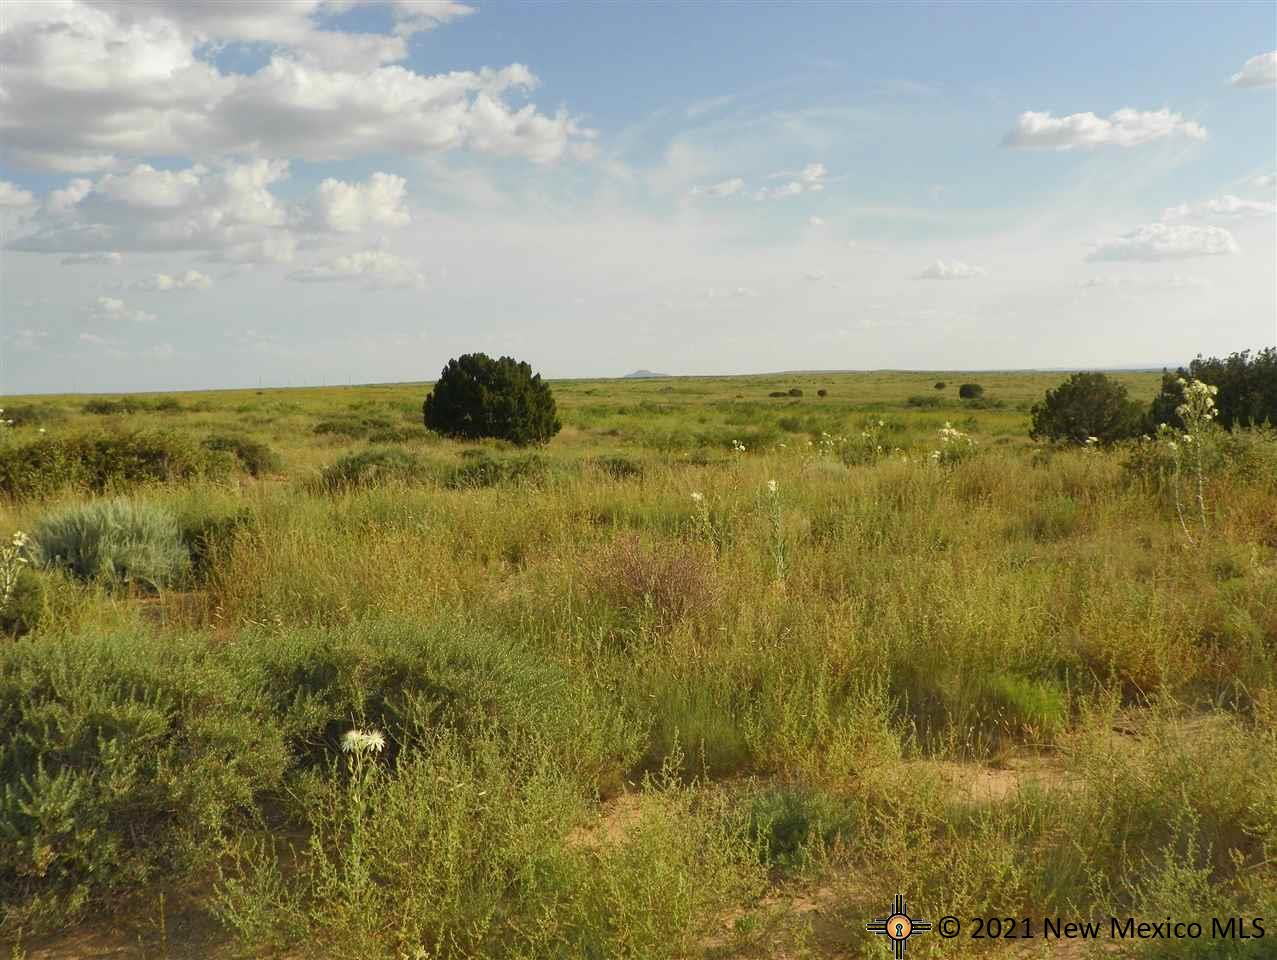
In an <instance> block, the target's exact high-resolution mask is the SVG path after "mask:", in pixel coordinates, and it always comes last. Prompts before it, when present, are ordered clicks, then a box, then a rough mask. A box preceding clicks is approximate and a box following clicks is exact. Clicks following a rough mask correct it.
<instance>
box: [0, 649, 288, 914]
mask: <svg viewBox="0 0 1277 960" xmlns="http://www.w3.org/2000/svg"><path fill="white" fill-rule="evenodd" d="M0 717H4V722H5V737H4V742H3V745H2V746H0V783H3V784H4V785H5V787H4V789H3V790H0V824H2V825H3V827H0V915H3V916H4V918H5V924H6V925H12V926H8V929H9V930H12V929H16V927H17V926H19V925H25V926H27V927H28V929H31V928H32V927H34V928H35V929H36V930H40V929H44V930H56V929H58V928H60V927H65V926H66V924H67V923H68V922H69V921H70V920H72V919H74V917H75V915H76V914H78V913H81V912H83V911H84V910H85V909H86V908H92V907H95V906H104V905H107V904H108V903H112V902H114V901H115V900H117V899H118V895H119V894H123V893H127V892H131V891H135V890H136V889H138V887H139V886H140V885H141V884H143V883H145V882H147V881H148V880H152V879H155V878H157V877H160V876H179V875H181V874H184V873H186V872H187V871H188V870H190V869H192V868H195V867H199V866H208V865H210V864H211V863H212V860H213V858H214V856H215V854H216V852H217V848H218V847H219V845H220V841H221V840H222V839H223V838H224V837H225V835H226V833H227V831H228V828H229V826H230V825H231V823H232V822H233V821H235V820H236V819H238V817H239V816H240V815H242V814H244V813H247V811H248V809H249V808H250V807H251V806H252V803H253V798H254V795H255V794H257V793H258V792H260V791H262V790H264V789H267V788H270V787H273V786H275V785H277V784H278V783H279V782H280V778H281V776H282V774H283V770H284V766H285V761H284V751H283V741H282V736H281V734H280V732H279V730H278V727H277V725H276V724H273V723H270V722H268V718H267V716H266V714H265V711H264V710H263V709H262V708H261V706H260V704H259V703H258V702H256V695H255V693H254V692H253V691H252V690H250V689H248V688H247V687H246V685H245V684H244V683H243V682H241V680H240V675H239V673H238V672H237V671H236V670H235V669H233V667H232V665H231V664H230V663H229V662H225V661H219V659H218V658H216V657H213V656H211V655H210V648H209V647H207V646H205V644H204V641H201V640H197V639H189V640H187V639H182V638H180V637H169V636H165V637H162V638H161V637H152V636H148V635H145V634H139V635H126V636H103V635H102V634H101V633H100V632H96V631H95V632H94V633H91V634H86V635H84V636H78V637H73V638H71V639H70V640H68V639H66V638H62V637H49V638H40V637H34V638H30V639H27V640H25V641H23V642H21V643H14V644H4V645H0Z"/></svg>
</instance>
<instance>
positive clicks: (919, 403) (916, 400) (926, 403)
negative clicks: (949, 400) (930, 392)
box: [905, 394, 940, 408]
mask: <svg viewBox="0 0 1277 960" xmlns="http://www.w3.org/2000/svg"><path fill="white" fill-rule="evenodd" d="M905 402H906V403H908V404H909V406H911V407H928V408H929V407H938V406H940V398H939V397H931V396H926V395H924V394H915V395H914V396H912V397H910V398H909V399H908V400H907V401H905Z"/></svg>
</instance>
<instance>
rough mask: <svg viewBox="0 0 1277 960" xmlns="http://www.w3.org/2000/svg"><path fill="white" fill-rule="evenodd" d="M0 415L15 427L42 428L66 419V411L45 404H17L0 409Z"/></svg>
mask: <svg viewBox="0 0 1277 960" xmlns="http://www.w3.org/2000/svg"><path fill="white" fill-rule="evenodd" d="M0 414H3V416H4V419H5V420H12V421H13V426H15V427H42V426H45V425H46V424H51V423H58V422H61V421H63V420H65V419H66V418H67V413H66V411H65V410H63V409H62V408H61V407H54V406H50V405H49V404H46V403H19V404H17V405H16V406H13V407H4V408H3V409H0Z"/></svg>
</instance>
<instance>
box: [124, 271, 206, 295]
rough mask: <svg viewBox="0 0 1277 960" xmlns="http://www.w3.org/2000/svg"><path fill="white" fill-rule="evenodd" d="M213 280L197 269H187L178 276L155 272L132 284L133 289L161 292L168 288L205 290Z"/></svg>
mask: <svg viewBox="0 0 1277 960" xmlns="http://www.w3.org/2000/svg"><path fill="white" fill-rule="evenodd" d="M212 285H213V281H212V280H210V279H209V278H208V276H206V275H205V274H202V273H200V272H199V271H198V270H187V271H186V272H185V273H183V274H181V275H179V276H171V275H169V274H167V273H157V274H156V275H155V276H153V277H148V278H147V279H145V280H139V281H138V282H137V283H135V284H133V287H132V289H134V290H145V291H148V292H151V293H162V292H165V291H169V290H207V289H208V288H209V287H211V286H212Z"/></svg>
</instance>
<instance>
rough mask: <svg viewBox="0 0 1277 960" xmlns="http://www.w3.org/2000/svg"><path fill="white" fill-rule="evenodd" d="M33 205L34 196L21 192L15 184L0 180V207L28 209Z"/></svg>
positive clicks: (29, 192)
mask: <svg viewBox="0 0 1277 960" xmlns="http://www.w3.org/2000/svg"><path fill="white" fill-rule="evenodd" d="M33 203H35V194H33V193H32V192H31V191H30V190H23V189H22V188H21V187H19V186H18V185H17V184H16V183H10V182H9V181H8V180H0V207H29V206H31V205H32V204H33Z"/></svg>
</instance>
